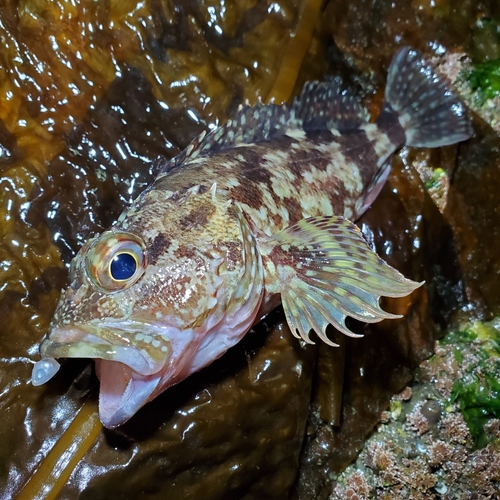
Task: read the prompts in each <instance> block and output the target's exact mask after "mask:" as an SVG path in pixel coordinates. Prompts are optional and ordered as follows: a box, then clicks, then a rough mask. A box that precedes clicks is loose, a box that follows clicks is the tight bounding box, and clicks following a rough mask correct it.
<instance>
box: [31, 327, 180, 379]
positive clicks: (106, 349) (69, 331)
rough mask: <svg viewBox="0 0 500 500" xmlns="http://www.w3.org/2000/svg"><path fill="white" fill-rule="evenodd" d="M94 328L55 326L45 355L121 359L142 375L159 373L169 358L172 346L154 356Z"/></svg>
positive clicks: (44, 344) (45, 344) (43, 348)
mask: <svg viewBox="0 0 500 500" xmlns="http://www.w3.org/2000/svg"><path fill="white" fill-rule="evenodd" d="M95 330H96V329H95V328H92V327H68V328H64V327H63V328H54V329H52V330H51V331H50V332H49V334H48V335H47V337H46V338H45V339H44V340H43V341H42V344H41V346H40V354H41V356H42V358H92V359H102V360H106V361H117V362H119V363H122V364H124V365H126V366H128V367H130V368H131V369H132V370H133V371H134V372H136V373H137V374H140V375H145V376H147V375H153V374H155V373H158V372H159V371H160V370H161V369H162V368H163V367H164V366H165V364H166V362H167V361H168V359H169V357H170V355H171V349H169V350H168V351H167V352H161V354H160V353H158V354H160V355H157V356H155V357H154V358H153V356H151V355H150V354H149V353H148V352H147V351H145V350H143V349H139V348H137V347H135V346H133V345H117V344H116V343H111V342H109V341H106V340H104V339H102V338H101V337H100V336H98V335H96V334H95V333H94V331H95Z"/></svg>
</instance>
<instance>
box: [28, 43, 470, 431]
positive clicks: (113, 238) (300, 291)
mask: <svg viewBox="0 0 500 500" xmlns="http://www.w3.org/2000/svg"><path fill="white" fill-rule="evenodd" d="M470 136H471V125H470V122H469V119H468V118H467V115H466V112H465V109H464V106H463V105H462V104H461V102H460V100H459V99H458V98H457V97H456V96H455V95H454V94H453V93H452V92H451V91H450V90H449V89H448V88H447V87H446V85H445V84H444V83H443V82H442V81H441V80H440V79H439V78H438V77H437V76H436V74H435V73H434V72H433V70H432V69H431V67H430V66H429V65H428V63H426V62H425V60H424V59H423V57H422V55H421V54H419V53H418V52H417V51H415V50H412V49H409V48H403V49H401V50H400V51H399V52H398V53H397V55H396V56H395V58H394V60H393V61H392V63H391V65H390V67H389V71H388V77H387V87H386V91H385V102H384V104H383V107H382V111H381V113H380V116H379V117H378V119H377V121H376V122H375V123H370V122H369V121H368V119H367V115H366V112H365V111H364V110H363V108H362V107H361V105H360V104H359V102H358V100H357V99H356V98H355V97H354V96H353V95H351V94H350V93H349V92H348V91H346V90H342V89H341V87H340V84H339V83H332V82H330V83H328V82H313V83H308V84H306V85H305V87H304V89H303V91H302V94H301V95H300V97H298V98H296V99H295V101H294V102H293V103H292V104H291V105H282V106H277V105H274V104H271V105H267V106H266V105H263V104H261V103H258V104H257V105H256V106H255V107H249V106H245V107H243V108H241V109H240V110H239V111H238V112H237V114H236V116H235V117H234V118H233V119H232V120H230V121H229V122H228V123H226V124H225V125H224V126H222V127H220V128H218V129H216V130H214V131H212V132H210V133H209V134H206V135H201V136H200V137H198V138H197V139H195V140H194V141H193V142H192V143H191V144H190V145H189V146H188V147H187V148H186V150H184V151H183V152H182V153H181V154H180V155H178V156H177V157H176V158H174V159H172V160H170V161H169V162H166V164H165V166H164V167H163V168H162V170H161V172H160V174H159V175H158V177H157V178H156V179H155V181H154V182H153V183H152V184H151V186H149V187H148V188H147V189H146V190H145V191H144V192H143V193H141V194H140V195H139V196H138V197H137V199H136V200H135V201H134V203H133V204H132V205H131V206H130V207H128V208H127V209H126V210H125V211H124V212H123V213H122V214H121V216H120V217H119V219H118V220H117V222H116V223H115V224H114V225H113V226H112V227H111V229H109V230H108V231H106V232H104V233H103V234H101V235H100V236H98V237H97V238H93V239H91V240H90V241H88V242H87V243H86V244H85V245H84V246H83V247H82V248H81V250H80V252H79V253H78V254H77V256H76V257H75V258H74V260H73V262H72V263H71V267H70V283H71V284H70V285H69V287H68V288H67V289H66V290H65V291H64V292H63V293H62V296H61V299H60V301H59V304H58V306H57V310H56V312H55V315H54V319H53V321H52V323H51V326H50V330H49V332H48V334H47V336H46V337H45V339H44V340H43V342H42V344H41V347H40V352H41V356H42V359H41V361H39V362H38V363H36V364H35V366H34V369H33V374H32V382H33V384H34V385H40V384H43V383H45V382H47V380H49V379H50V378H51V377H52V376H53V375H54V374H55V372H56V371H57V367H58V363H57V361H55V359H54V358H76V357H78V358H93V359H94V360H95V364H96V372H97V375H98V377H99V379H100V395H99V415H100V418H101V421H102V423H103V424H104V425H105V426H106V427H108V428H113V427H116V426H119V425H121V424H123V423H124V422H125V421H127V420H128V419H129V418H130V417H132V416H133V415H134V414H135V413H136V412H137V411H138V410H139V409H140V408H141V407H142V406H143V405H144V404H145V403H147V402H148V401H151V400H152V399H153V398H155V397H156V396H158V394H160V393H161V392H163V391H164V390H165V389H167V388H168V387H170V386H172V385H174V384H177V383H178V382H180V381H181V380H183V379H184V378H186V377H187V376H188V375H190V374H191V373H193V372H196V371H198V370H200V369H202V368H203V367H205V366H207V365H209V364H210V363H212V361H214V360H215V359H217V358H218V357H220V356H221V355H222V354H224V353H225V352H226V351H227V350H228V349H229V348H230V347H231V346H233V345H234V344H236V343H237V342H238V341H239V340H240V339H241V338H242V337H243V336H244V335H245V334H246V333H247V332H248V331H249V329H250V328H251V327H252V325H254V324H255V323H257V322H258V321H260V320H261V319H262V318H263V317H264V316H265V315H266V314H268V313H269V312H270V311H271V310H272V309H273V308H275V307H276V306H277V305H279V304H280V303H281V304H282V305H283V309H284V311H285V315H286V320H287V322H288V325H289V326H290V329H291V331H292V333H293V334H294V335H295V336H296V337H298V338H300V339H302V340H303V341H305V342H308V343H312V342H313V341H312V340H311V338H310V334H311V332H312V331H314V332H315V334H316V335H317V337H318V338H319V339H321V340H322V341H324V342H326V343H327V344H333V343H332V342H331V340H330V339H329V338H328V336H327V327H328V325H333V327H335V328H336V329H338V330H340V331H341V332H343V333H344V334H346V335H350V336H357V335H356V334H354V333H353V332H352V331H351V330H349V328H348V326H346V323H345V320H346V317H348V316H350V317H352V318H355V319H357V320H361V321H365V322H368V323H371V322H377V321H381V320H383V319H387V318H395V317H398V316H395V315H393V314H389V313H388V312H385V311H384V310H382V309H381V307H380V305H379V299H380V297H381V296H387V297H402V296H405V295H408V294H410V293H411V292H412V291H413V290H414V289H415V288H417V287H418V286H420V283H415V282H413V281H410V280H408V279H406V278H404V277H403V276H402V275H401V274H400V273H399V272H398V271H396V270H395V269H393V268H392V267H390V266H389V265H388V264H386V263H385V262H384V261H383V260H382V259H380V258H379V257H378V256H377V255H376V254H375V253H374V252H373V251H372V250H371V249H370V247H369V246H368V245H367V243H366V242H365V241H364V239H363V237H362V235H361V233H360V231H359V229H358V228H357V227H356V226H355V225H354V223H353V222H352V221H356V220H357V219H358V218H359V217H360V215H361V214H362V213H363V212H364V211H365V210H366V209H367V208H368V207H369V205H370V204H371V203H372V201H373V200H374V199H375V197H376V196H377V195H378V193H379V192H380V190H381V188H382V186H383V184H384V182H385V181H386V179H387V176H388V174H389V170H390V165H391V159H392V156H393V155H394V152H395V151H396V150H398V148H400V147H401V146H403V145H405V144H406V145H408V146H417V147H439V146H445V145H448V144H453V143H456V142H458V141H462V140H465V139H467V138H469V137H470ZM333 345H334V344H333Z"/></svg>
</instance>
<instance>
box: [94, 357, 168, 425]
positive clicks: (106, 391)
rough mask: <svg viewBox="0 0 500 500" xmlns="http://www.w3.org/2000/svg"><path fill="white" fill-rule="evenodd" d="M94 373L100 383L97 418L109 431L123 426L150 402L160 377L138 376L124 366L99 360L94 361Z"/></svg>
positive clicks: (115, 362)
mask: <svg viewBox="0 0 500 500" xmlns="http://www.w3.org/2000/svg"><path fill="white" fill-rule="evenodd" d="M96 372H97V375H98V377H99V379H100V381H101V387H100V390H99V418H100V419H101V422H102V423H103V425H104V426H105V427H107V428H108V429H113V428H115V427H118V426H119V425H122V424H123V423H125V422H126V421H127V420H129V419H130V418H131V417H132V416H133V415H135V413H137V411H138V410H139V409H140V408H141V407H142V406H144V404H146V403H147V402H148V401H149V400H150V396H151V395H152V394H153V392H154V391H155V389H156V388H157V386H158V383H159V382H160V378H161V377H160V376H159V375H150V376H148V377H143V376H137V373H135V372H134V371H133V370H132V369H131V368H130V367H129V366H127V365H125V364H123V363H120V362H117V361H106V360H100V359H97V360H96Z"/></svg>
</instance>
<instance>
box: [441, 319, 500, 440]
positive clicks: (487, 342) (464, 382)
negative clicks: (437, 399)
mask: <svg viewBox="0 0 500 500" xmlns="http://www.w3.org/2000/svg"><path fill="white" fill-rule="evenodd" d="M466 342H474V343H475V344H477V350H476V351H475V353H474V354H473V355H470V354H466V355H464V354H463V352H462V347H463V345H464V344H465V343H466ZM441 343H442V344H445V345H450V346H452V345H454V346H456V347H455V350H454V353H453V354H454V357H455V359H456V360H457V361H458V362H459V363H460V365H461V368H462V376H461V377H459V378H457V380H456V381H455V382H454V384H453V387H452V391H451V396H450V401H452V402H454V403H455V404H456V405H457V406H458V408H459V409H460V412H461V413H462V415H463V417H464V420H465V422H466V423H467V426H468V427H469V430H470V433H471V435H472V438H473V440H474V445H475V447H476V448H484V447H485V446H486V445H487V444H488V442H489V439H488V437H487V435H486V433H485V432H484V426H485V424H486V423H487V422H488V421H489V420H490V419H491V418H500V348H499V343H500V331H499V322H498V320H495V321H493V322H491V323H479V322H476V323H474V324H472V325H467V326H465V327H462V328H461V329H459V330H458V331H454V332H450V333H449V334H448V335H447V336H446V337H445V338H444V339H443V340H442V341H441Z"/></svg>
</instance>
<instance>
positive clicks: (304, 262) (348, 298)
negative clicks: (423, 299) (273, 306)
mask: <svg viewBox="0 0 500 500" xmlns="http://www.w3.org/2000/svg"><path fill="white" fill-rule="evenodd" d="M260 243H261V253H262V257H263V259H264V261H265V260H266V259H270V260H271V261H272V264H273V265H272V266H265V267H266V269H267V271H266V272H267V273H268V275H267V276H266V288H267V289H268V290H267V291H268V292H269V293H280V294H281V300H282V304H283V308H284V310H285V315H286V319H287V322H288V324H289V326H290V328H291V330H292V332H293V334H294V335H295V336H296V337H297V338H302V339H303V340H305V341H306V342H308V343H313V341H312V340H311V339H310V337H309V334H310V331H311V330H314V331H315V332H316V333H317V335H318V336H319V338H320V339H321V340H323V341H324V342H325V343H327V344H329V345H336V344H334V343H333V342H332V341H331V340H330V339H329V338H328V337H327V335H326V328H327V326H328V325H329V324H331V325H333V326H334V327H335V328H337V329H338V330H340V331H341V332H342V333H344V334H346V335H349V336H351V337H357V336H359V335H357V334H355V333H354V332H352V331H351V330H350V329H349V328H348V327H347V326H346V324H345V320H346V318H347V316H350V317H352V318H354V319H357V320H360V321H364V322H366V323H375V322H378V321H382V320H383V319H393V318H399V317H400V316H397V315H394V314H391V313H388V312H386V311H384V310H383V309H382V308H381V307H380V304H379V300H380V297H382V296H385V297H404V296H406V295H409V294H410V293H411V292H413V290H415V289H416V288H418V287H419V286H421V285H422V283H416V282H414V281H411V280H408V279H406V278H405V277H404V276H403V275H402V274H401V273H400V272H399V271H397V270H396V269H394V268H393V267H391V266H389V265H388V264H387V263H386V262H384V261H383V260H382V259H381V258H380V257H379V256H378V255H377V254H376V253H375V252H373V250H371V248H370V247H369V246H368V245H367V243H366V241H365V240H364V238H363V236H362V234H361V231H360V230H359V229H358V228H357V226H355V225H354V224H353V223H352V222H350V221H348V220H347V219H344V218H343V217H312V218H308V219H303V220H301V221H299V222H298V223H297V224H295V225H293V226H291V227H289V228H287V229H285V230H283V231H280V232H279V233H277V234H275V235H274V236H272V237H270V238H268V239H266V240H264V241H263V240H260ZM269 269H271V270H272V271H269ZM270 273H271V274H270Z"/></svg>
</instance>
